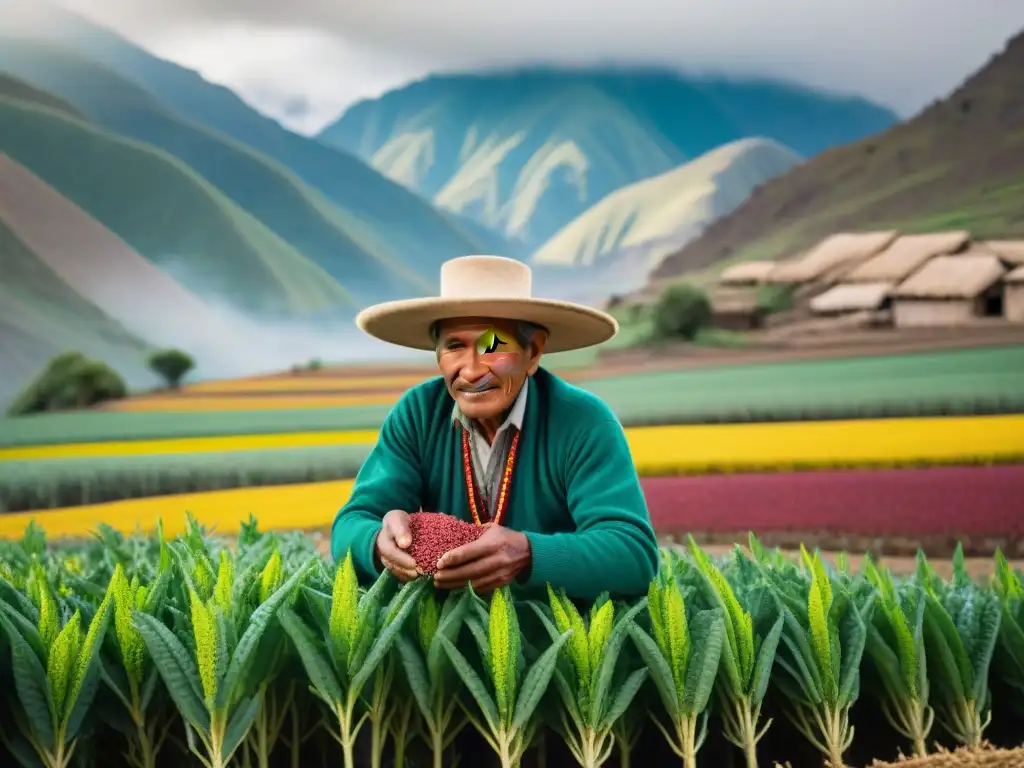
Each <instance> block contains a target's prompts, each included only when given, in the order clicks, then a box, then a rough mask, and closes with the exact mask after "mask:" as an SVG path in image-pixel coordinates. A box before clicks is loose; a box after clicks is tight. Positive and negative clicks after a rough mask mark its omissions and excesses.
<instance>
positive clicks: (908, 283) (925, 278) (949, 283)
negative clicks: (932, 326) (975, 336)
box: [893, 249, 1006, 299]
mask: <svg viewBox="0 0 1024 768" xmlns="http://www.w3.org/2000/svg"><path fill="white" fill-rule="evenodd" d="M1005 274H1006V267H1004V266H1003V265H1002V262H1000V260H999V258H998V257H997V256H995V255H994V254H991V253H988V252H986V251H983V250H980V249H979V250H970V251H968V252H967V253H964V254H959V255H945V256H936V257H935V258H934V259H931V260H930V261H929V262H928V263H927V264H925V265H924V266H923V267H921V269H919V270H918V271H917V272H915V273H914V274H913V275H911V276H910V277H909V278H907V279H906V280H904V281H903V282H902V283H900V284H899V285H898V286H896V288H895V289H893V296H895V297H897V298H903V299H970V298H974V297H975V296H978V295H979V294H981V293H983V292H984V291H986V290H988V289H989V288H991V287H992V286H993V285H995V284H996V283H998V282H999V281H1000V280H1001V279H1002V278H1003V275H1005Z"/></svg>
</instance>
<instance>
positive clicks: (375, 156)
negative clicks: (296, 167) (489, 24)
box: [320, 67, 897, 247]
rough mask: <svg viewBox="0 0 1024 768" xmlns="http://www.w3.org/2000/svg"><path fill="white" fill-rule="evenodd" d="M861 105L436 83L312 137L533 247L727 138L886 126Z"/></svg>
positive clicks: (475, 78) (478, 79)
mask: <svg viewBox="0 0 1024 768" xmlns="http://www.w3.org/2000/svg"><path fill="white" fill-rule="evenodd" d="M896 119H897V117H896V115H895V114H894V113H893V112H891V111H890V110H887V109H884V108H881V107H879V106H877V105H874V104H871V103H869V102H866V101H864V100H862V99H851V98H845V97H839V96H835V95H832V94H826V93H820V92H815V91H811V90H808V89H805V88H801V87H798V86H791V85H785V84H781V83H773V82H767V81H759V80H754V79H728V80H727V79H715V78H697V77H688V76H684V75H680V74H678V73H675V72H669V71H664V70H656V69H641V68H624V69H603V68H584V69H578V70H561V69H556V68H546V67H532V68H524V69H518V70H509V71H503V72H488V73H483V74H453V75H434V76H430V77H427V78H425V79H424V80H421V81H419V82H416V83H413V84H411V85H408V86H405V87H403V88H398V89H396V90H393V91H391V92H389V93H387V94H385V95H384V96H382V97H381V98H379V99H372V100H367V101H364V102H361V103H359V104H356V105H354V106H352V107H351V108H349V109H348V110H347V111H346V112H345V114H344V115H342V117H341V118H340V119H339V120H338V121H337V122H335V123H334V124H332V125H330V126H328V127H327V128H325V129H324V130H323V131H322V132H321V133H320V138H321V139H322V140H323V141H326V142H329V143H330V144H332V145H333V146H337V147H341V148H344V149H347V150H350V151H352V152H355V153H357V154H358V155H359V156H360V157H362V158H364V159H366V160H367V161H368V162H370V163H371V164H372V165H373V166H374V167H375V168H377V169H378V170H379V171H381V173H383V174H385V175H387V176H389V177H390V178H392V179H394V180H396V181H399V182H401V183H402V184H404V185H406V186H408V187H409V188H410V189H414V190H416V191H418V192H420V193H421V194H423V195H424V196H427V197H429V198H430V199H432V200H433V201H434V202H435V204H437V205H438V206H440V207H442V208H447V209H449V210H453V211H456V212H459V213H464V214H468V215H471V216H473V217H474V218H475V219H476V220H477V221H479V222H481V223H484V224H486V225H488V226H490V227H492V228H495V229H498V230H499V231H501V232H502V233H503V234H505V235H515V236H518V237H520V238H522V239H524V240H526V241H528V242H529V243H531V244H532V245H534V246H535V247H536V246H538V245H540V244H541V243H543V242H544V241H545V240H547V239H548V238H550V237H551V236H552V235H553V234H554V233H555V232H556V231H558V230H559V229H560V228H561V227H563V226H564V225H565V224H567V223H568V222H569V221H570V220H571V219H573V218H574V217H576V216H578V215H579V214H581V213H582V212H583V211H585V210H586V209H587V208H588V207H590V206H591V205H593V204H594V203H596V202H597V201H599V200H601V199H602V198H603V197H605V196H606V195H607V194H609V193H610V192H613V191H614V190H616V189H620V188H622V187H624V186H627V185H629V184H633V183H635V182H637V181H640V180H642V179H646V178H650V177H652V176H656V175H658V174H661V173H664V172H666V171H669V170H671V169H672V168H675V167H677V166H679V165H681V164H683V163H685V162H687V161H690V160H693V159H695V158H696V157H698V156H700V155H702V154H704V153H706V152H708V151H711V150H713V149H715V148H716V147H719V146H722V145H724V144H727V143H729V142H733V141H737V140H739V139H744V138H749V137H753V136H759V137H764V138H766V139H770V140H773V141H776V142H778V143H780V144H782V145H783V146H786V147H789V148H790V149H792V150H794V151H795V152H797V153H798V154H800V155H802V156H805V157H810V156H813V155H816V154H818V153H819V152H821V151H823V150H825V149H827V148H829V147H832V146H836V145H841V144H845V143H847V142H849V141H852V140H855V139H858V138H861V137H863V136H865V135H868V134H871V133H875V132H877V131H879V130H882V129H884V128H887V127H888V126H890V125H892V124H893V123H894V122H896Z"/></svg>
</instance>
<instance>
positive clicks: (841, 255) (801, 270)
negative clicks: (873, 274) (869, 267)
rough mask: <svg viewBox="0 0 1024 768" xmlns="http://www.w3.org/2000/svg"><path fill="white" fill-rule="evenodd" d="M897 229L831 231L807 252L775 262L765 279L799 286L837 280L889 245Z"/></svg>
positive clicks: (775, 282) (767, 281) (778, 283)
mask: <svg viewBox="0 0 1024 768" xmlns="http://www.w3.org/2000/svg"><path fill="white" fill-rule="evenodd" d="M896 237H897V233H896V232H895V231H886V232H839V233H837V234H834V235H829V236H828V237H826V238H825V239H824V240H822V241H821V242H820V243H818V244H817V245H816V246H814V247H813V248H811V250H809V251H808V252H807V253H805V254H804V255H802V256H800V257H798V258H796V259H792V260H789V261H780V262H779V263H778V264H776V265H775V268H774V269H772V270H771V271H770V272H769V273H768V275H767V277H766V278H765V282H766V283H768V284H770V285H789V286H799V285H806V284H808V283H819V284H821V283H825V284H828V283H834V282H836V280H837V279H838V278H839V277H840V276H841V275H842V274H843V273H845V272H847V271H849V269H850V268H851V267H853V266H856V265H858V264H860V263H861V262H863V261H864V260H866V259H869V258H870V257H872V256H874V255H875V254H876V253H878V252H879V251H881V250H882V249H884V248H887V247H889V245H890V244H891V243H892V242H893V241H894V240H895V239H896Z"/></svg>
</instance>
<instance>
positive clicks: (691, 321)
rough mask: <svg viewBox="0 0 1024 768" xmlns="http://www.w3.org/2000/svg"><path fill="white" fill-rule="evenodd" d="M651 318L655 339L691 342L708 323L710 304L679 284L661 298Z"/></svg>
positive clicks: (694, 289)
mask: <svg viewBox="0 0 1024 768" xmlns="http://www.w3.org/2000/svg"><path fill="white" fill-rule="evenodd" d="M653 314H654V317H653V318H652V319H653V321H654V323H653V324H654V335H655V336H656V337H657V338H660V339H679V338H682V339H687V340H692V339H693V338H694V337H695V336H696V335H697V332H698V331H699V330H700V329H701V328H703V327H705V326H707V325H709V324H710V323H711V302H710V301H709V300H708V297H707V294H705V293H704V292H703V291H702V290H700V289H699V288H697V287H696V286H693V285H688V284H686V283H680V284H679V285H673V286H671V287H670V288H667V289H666V290H665V292H664V293H663V294H661V298H660V299H659V300H658V303H657V305H656V306H655V307H654V313H653Z"/></svg>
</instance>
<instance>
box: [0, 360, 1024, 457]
mask: <svg viewBox="0 0 1024 768" xmlns="http://www.w3.org/2000/svg"><path fill="white" fill-rule="evenodd" d="M580 386H582V387H583V388H584V389H587V390H589V391H591V392H594V393H595V394H597V395H598V396H600V397H602V398H603V399H604V400H605V401H606V402H607V403H608V404H609V405H610V406H611V408H612V409H613V410H614V411H615V413H616V414H617V415H618V416H619V418H620V419H621V420H622V422H623V423H624V424H625V425H626V426H641V425H645V424H684V423H714V422H727V421H749V420H762V421H769V420H770V421H775V420H789V419H793V420H800V419H822V418H855V417H870V416H896V415H930V414H943V413H994V412H1020V411H1024V347H1021V346H1007V347H989V348H984V349H969V350H956V351H948V352H936V353H921V354H907V355H893V356H878V357H852V358H845V359H832V360H819V361H811V362H786V363H764V364H757V365H753V364H751V365H733V366H725V367H721V368H703V369H695V370H677V371H667V372H657V373H634V374H624V375H617V376H610V377H606V378H600V379H592V380H586V381H582V382H581V383H580ZM390 407H391V406H390V405H368V406H367V405H364V406H352V407H344V408H317V409H302V408H297V409H285V410H260V411H213V412H183V413H153V412H120V413H119V412H102V411H90V412H79V413H66V414H63V413H62V414H41V415H35V416H27V417H20V418H6V419H0V446H8V447H9V446H27V445H47V444H56V443H79V442H92V441H105V440H118V441H121V440H139V439H158V438H164V437H198V436H219V435H251V434H260V433H285V432H307V431H323V430H362V429H369V430H372V429H377V428H379V426H380V424H381V423H382V421H383V419H384V417H385V415H386V414H387V412H388V411H389V410H390Z"/></svg>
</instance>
